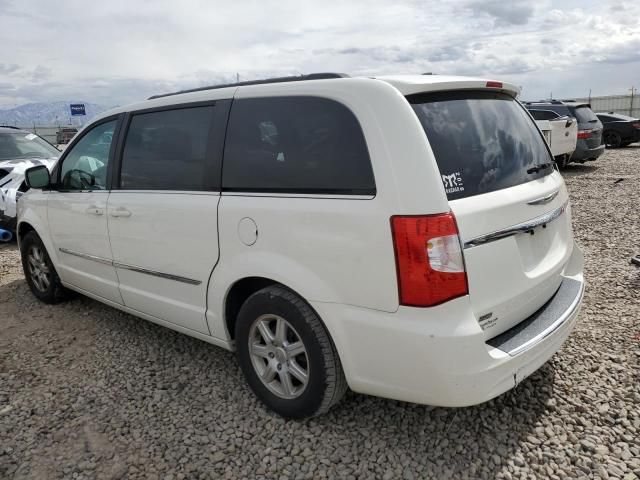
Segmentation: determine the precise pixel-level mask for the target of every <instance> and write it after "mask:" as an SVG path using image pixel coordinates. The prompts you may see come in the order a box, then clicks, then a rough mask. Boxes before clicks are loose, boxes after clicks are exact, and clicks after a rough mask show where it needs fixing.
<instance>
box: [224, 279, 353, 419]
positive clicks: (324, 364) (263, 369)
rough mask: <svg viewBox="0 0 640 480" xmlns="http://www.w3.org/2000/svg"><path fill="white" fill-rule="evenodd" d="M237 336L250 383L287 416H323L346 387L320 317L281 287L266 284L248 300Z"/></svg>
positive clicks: (240, 316) (242, 311)
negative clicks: (266, 285)
mask: <svg viewBox="0 0 640 480" xmlns="http://www.w3.org/2000/svg"><path fill="white" fill-rule="evenodd" d="M235 338H236V347H237V357H238V363H239V364H240V367H241V368H242V371H243V373H244V376H245V378H246V380H247V383H248V384H249V386H250V387H251V389H252V390H253V392H254V393H255V395H256V396H257V397H258V398H259V399H260V400H261V401H262V402H263V403H264V404H265V405H266V406H267V407H269V408H270V409H271V410H273V411H275V412H276V413H278V414H280V415H282V416H283V417H288V418H305V417H312V416H316V415H321V414H323V413H325V412H327V411H328V410H329V409H330V408H331V407H332V406H333V405H335V404H336V403H338V402H339V401H340V399H341V398H342V396H343V395H344V393H345V392H346V390H347V382H346V379H345V377H344V373H343V371H342V366H341V364H340V359H339V357H338V353H337V352H336V349H335V346H334V345H333V342H332V341H331V338H330V337H329V334H328V333H327V331H326V329H325V327H324V325H323V324H322V322H321V320H320V318H319V317H318V315H317V314H316V313H315V312H314V311H313V309H312V308H311V307H310V306H309V305H308V304H307V303H306V302H305V301H304V300H302V299H301V298H300V297H298V296H297V295H295V294H294V293H293V292H291V291H290V290H288V289H286V288H284V287H282V286H278V285H273V286H270V287H266V288H263V289H262V290H259V291H258V292H256V293H254V294H253V295H251V296H250V297H249V298H248V299H247V300H246V301H245V303H244V304H243V305H242V308H241V309H240V312H239V313H238V318H237V322H236V329H235Z"/></svg>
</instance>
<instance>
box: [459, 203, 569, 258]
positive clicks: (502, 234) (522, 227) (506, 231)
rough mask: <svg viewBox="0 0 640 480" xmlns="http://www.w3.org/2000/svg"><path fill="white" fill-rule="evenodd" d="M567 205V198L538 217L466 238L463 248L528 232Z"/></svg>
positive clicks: (557, 213) (551, 219)
mask: <svg viewBox="0 0 640 480" xmlns="http://www.w3.org/2000/svg"><path fill="white" fill-rule="evenodd" d="M568 206H569V200H567V201H566V202H564V204H562V205H561V206H559V207H558V208H556V209H555V210H551V211H550V212H548V213H545V214H544V215H540V216H539V217H536V218H534V219H532V220H529V221H526V222H522V223H518V224H517V225H512V226H511V227H507V228H503V229H502V230H496V231H495V232H491V233H487V234H486V235H480V236H478V237H475V238H472V239H471V240H467V241H466V242H464V248H465V249H466V248H472V247H477V246H478V245H482V244H484V243H488V242H494V241H496V240H500V239H502V238H506V237H511V236H512V235H517V234H519V233H526V232H530V231H531V230H533V229H534V228H536V227H539V226H541V225H546V224H547V223H550V222H553V221H554V220H555V219H556V218H558V217H559V216H561V215H562V214H563V213H564V212H565V210H566V209H567V207H568Z"/></svg>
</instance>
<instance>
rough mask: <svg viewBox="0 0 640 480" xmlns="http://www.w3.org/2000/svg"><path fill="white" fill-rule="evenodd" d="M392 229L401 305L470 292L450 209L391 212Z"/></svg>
mask: <svg viewBox="0 0 640 480" xmlns="http://www.w3.org/2000/svg"><path fill="white" fill-rule="evenodd" d="M391 231H392V234H393V246H394V249H395V254H396V271H397V274H398V290H399V293H400V304H401V305H407V306H412V307H431V306H434V305H438V304H440V303H443V302H446V301H448V300H451V299H453V298H456V297H460V296H462V295H466V294H467V293H468V292H469V289H468V287H467V274H466V271H465V267H464V260H463V258H462V249H461V247H460V239H459V238H458V227H457V226H456V220H455V217H454V216H453V213H443V214H440V215H424V216H393V217H391Z"/></svg>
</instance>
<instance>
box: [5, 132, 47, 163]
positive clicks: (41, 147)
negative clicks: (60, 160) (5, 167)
mask: <svg viewBox="0 0 640 480" xmlns="http://www.w3.org/2000/svg"><path fill="white" fill-rule="evenodd" d="M59 155H60V152H59V151H58V150H57V149H56V148H55V147H54V146H53V145H50V144H49V143H47V142H45V141H44V140H43V139H42V138H40V137H39V136H37V135H34V134H33V133H25V132H16V133H0V160H12V159H16V158H34V157H39V158H51V157H58V156H59Z"/></svg>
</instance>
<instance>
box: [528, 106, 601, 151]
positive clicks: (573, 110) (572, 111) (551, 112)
mask: <svg viewBox="0 0 640 480" xmlns="http://www.w3.org/2000/svg"><path fill="white" fill-rule="evenodd" d="M524 106H525V107H527V110H529V111H530V112H531V114H532V115H534V114H535V115H534V117H535V118H538V119H545V120H553V119H554V118H557V117H563V116H567V115H568V116H570V117H574V118H575V119H576V120H577V121H578V142H577V144H576V149H575V151H574V152H573V155H571V159H570V160H569V161H570V162H580V163H584V162H586V161H587V160H595V159H596V158H598V157H599V156H600V155H602V154H603V152H604V145H602V123H600V120H598V117H597V116H596V114H595V113H593V110H591V105H589V104H588V103H580V102H574V101H571V100H541V101H539V102H525V104H524Z"/></svg>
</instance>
